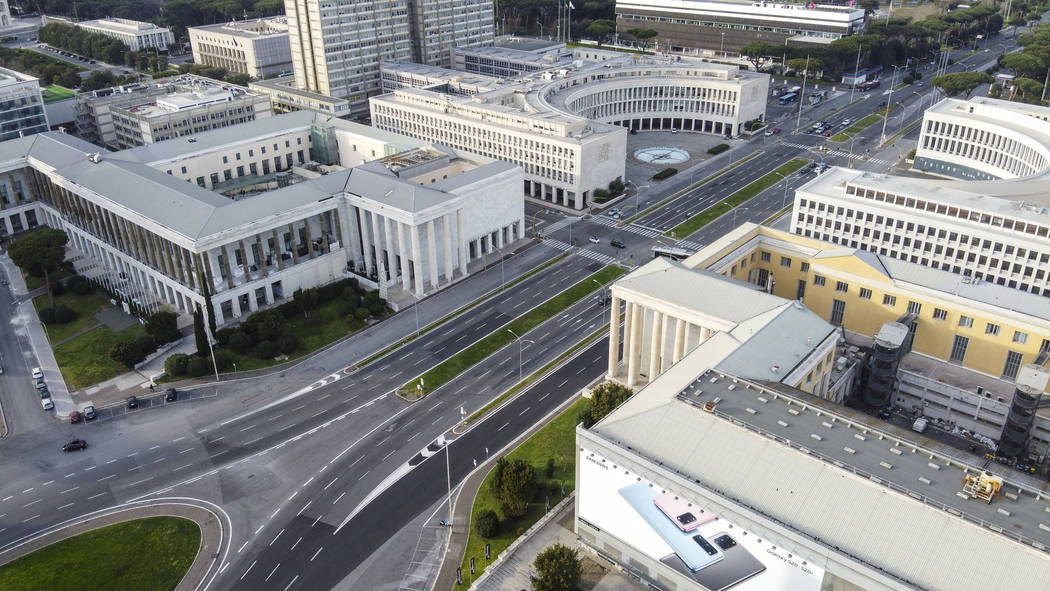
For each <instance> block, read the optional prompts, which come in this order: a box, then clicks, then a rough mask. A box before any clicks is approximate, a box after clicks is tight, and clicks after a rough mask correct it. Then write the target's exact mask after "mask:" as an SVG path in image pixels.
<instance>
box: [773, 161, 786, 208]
mask: <svg viewBox="0 0 1050 591" xmlns="http://www.w3.org/2000/svg"><path fill="white" fill-rule="evenodd" d="M773 174H775V175H777V176H778V177H780V178H781V179H783V182H784V199H783V201H782V202H781V204H780V209H784V208H785V207H787V202H788V177H786V176H784V175H783V174H780V173H779V172H777V171H775V170H774V171H773Z"/></svg>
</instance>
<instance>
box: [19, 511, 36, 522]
mask: <svg viewBox="0 0 1050 591" xmlns="http://www.w3.org/2000/svg"><path fill="white" fill-rule="evenodd" d="M37 517H40V514H39V513H38V514H36V515H34V516H32V517H27V518H25V519H23V520H22V523H25V522H27V521H32V520H34V519H36V518H37Z"/></svg>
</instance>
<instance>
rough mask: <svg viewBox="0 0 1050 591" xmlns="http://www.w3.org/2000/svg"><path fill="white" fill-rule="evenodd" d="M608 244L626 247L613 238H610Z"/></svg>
mask: <svg viewBox="0 0 1050 591" xmlns="http://www.w3.org/2000/svg"><path fill="white" fill-rule="evenodd" d="M609 244H611V245H613V246H615V247H616V248H627V245H626V244H624V243H623V242H621V241H620V240H618V239H615V238H614V239H613V240H610V241H609Z"/></svg>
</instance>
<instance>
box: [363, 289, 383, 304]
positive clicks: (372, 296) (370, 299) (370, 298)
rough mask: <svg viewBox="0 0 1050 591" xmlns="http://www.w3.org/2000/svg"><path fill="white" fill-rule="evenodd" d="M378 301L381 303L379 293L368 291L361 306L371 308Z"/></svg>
mask: <svg viewBox="0 0 1050 591" xmlns="http://www.w3.org/2000/svg"><path fill="white" fill-rule="evenodd" d="M378 301H380V299H379V291H377V290H375V289H373V290H371V291H366V292H365V296H364V298H363V299H362V302H361V304H362V305H364V306H365V307H366V308H367V307H370V306H371V305H372V304H374V303H376V302H378Z"/></svg>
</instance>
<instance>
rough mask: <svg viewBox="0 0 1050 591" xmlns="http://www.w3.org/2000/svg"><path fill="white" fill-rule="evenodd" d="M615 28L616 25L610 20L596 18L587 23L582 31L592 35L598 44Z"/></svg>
mask: <svg viewBox="0 0 1050 591" xmlns="http://www.w3.org/2000/svg"><path fill="white" fill-rule="evenodd" d="M615 30H616V25H615V24H614V23H613V22H612V21H610V20H606V19H598V20H596V21H592V22H591V24H589V25H587V28H586V29H584V32H586V33H587V34H588V35H589V36H591V37H593V38H594V40H595V41H597V42H598V45H601V44H602V42H603V41H605V38H606V37H608V36H609V34H610V33H612V32H613V31H615Z"/></svg>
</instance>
